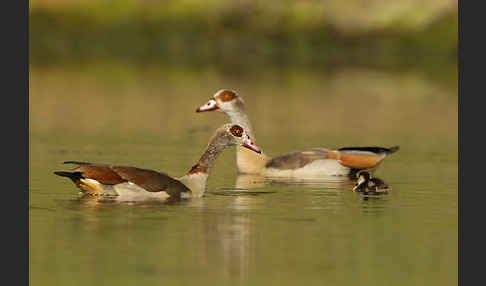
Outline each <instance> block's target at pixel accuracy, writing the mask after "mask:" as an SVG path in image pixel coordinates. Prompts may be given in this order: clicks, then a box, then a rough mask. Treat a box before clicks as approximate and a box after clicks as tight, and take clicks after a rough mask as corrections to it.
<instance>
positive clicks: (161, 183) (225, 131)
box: [54, 124, 261, 201]
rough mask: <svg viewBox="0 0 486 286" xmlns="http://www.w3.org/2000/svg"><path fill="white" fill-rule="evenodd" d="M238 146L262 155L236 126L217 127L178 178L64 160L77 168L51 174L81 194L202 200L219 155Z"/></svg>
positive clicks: (239, 127)
mask: <svg viewBox="0 0 486 286" xmlns="http://www.w3.org/2000/svg"><path fill="white" fill-rule="evenodd" d="M232 145H238V146H243V147H244V148H248V149H249V150H251V152H255V153H261V150H260V148H258V146H256V145H255V144H254V143H253V141H252V139H251V137H250V136H249V135H248V134H247V132H246V131H245V130H244V129H243V128H242V127H241V126H239V125H237V124H225V125H223V126H222V127H220V128H218V129H217V130H216V132H215V133H214V135H213V137H212V138H211V139H210V141H209V144H208V146H207V148H206V150H205V152H204V153H203V155H202V156H201V158H200V159H199V161H198V162H197V163H196V164H195V165H194V166H193V167H192V168H191V169H190V170H189V172H188V173H187V174H186V175H185V176H183V177H180V178H172V177H170V176H169V175H167V174H165V173H160V172H157V171H153V170H148V169H140V168H136V167H127V166H113V165H107V164H93V163H86V162H76V161H66V162H64V163H65V164H75V165H78V167H76V168H75V169H73V170H71V171H69V172H65V171H59V172H54V174H56V175H59V176H62V177H68V178H70V179H71V180H72V181H73V182H74V184H75V185H76V186H77V187H78V188H79V189H81V191H82V193H83V194H88V195H92V196H99V197H110V198H115V199H117V200H120V201H141V200H146V199H159V200H178V199H181V198H185V197H191V196H192V197H201V196H202V195H203V194H204V192H205V189H206V181H207V178H208V175H209V172H210V170H211V168H212V167H213V165H214V163H215V161H216V159H217V157H218V155H219V154H220V153H221V151H223V150H224V149H225V148H226V147H228V146H232Z"/></svg>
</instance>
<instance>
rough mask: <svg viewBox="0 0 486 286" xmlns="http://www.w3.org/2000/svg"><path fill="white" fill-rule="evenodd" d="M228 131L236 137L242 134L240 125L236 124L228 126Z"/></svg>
mask: <svg viewBox="0 0 486 286" xmlns="http://www.w3.org/2000/svg"><path fill="white" fill-rule="evenodd" d="M230 132H231V134H233V136H236V137H241V136H243V128H241V127H240V126H238V125H233V126H232V127H231V128H230Z"/></svg>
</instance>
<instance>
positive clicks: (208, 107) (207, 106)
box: [196, 99, 219, 112]
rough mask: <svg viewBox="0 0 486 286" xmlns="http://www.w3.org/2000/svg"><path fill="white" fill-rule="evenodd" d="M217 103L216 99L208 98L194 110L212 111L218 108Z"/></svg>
mask: <svg viewBox="0 0 486 286" xmlns="http://www.w3.org/2000/svg"><path fill="white" fill-rule="evenodd" d="M218 108H219V107H218V105H217V104H216V100H214V99H210V100H209V101H208V102H207V103H206V104H204V105H203V106H201V107H199V108H198V109H196V112H204V111H212V110H216V109H218Z"/></svg>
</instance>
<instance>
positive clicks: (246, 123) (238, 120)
mask: <svg viewBox="0 0 486 286" xmlns="http://www.w3.org/2000/svg"><path fill="white" fill-rule="evenodd" d="M226 115H228V116H229V118H230V119H231V123H233V124H238V125H240V126H241V127H243V129H245V131H246V132H247V133H248V135H250V137H251V139H253V141H255V140H256V138H255V133H253V128H252V127H251V123H250V120H249V119H248V115H246V113H245V111H244V110H241V109H237V110H232V111H227V112H226Z"/></svg>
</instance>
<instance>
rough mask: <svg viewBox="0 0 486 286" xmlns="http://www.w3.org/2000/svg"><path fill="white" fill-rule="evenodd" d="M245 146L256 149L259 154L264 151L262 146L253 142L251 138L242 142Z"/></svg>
mask: <svg viewBox="0 0 486 286" xmlns="http://www.w3.org/2000/svg"><path fill="white" fill-rule="evenodd" d="M242 146H243V147H246V148H248V149H250V150H252V151H255V152H257V153H258V154H261V153H262V150H261V149H260V147H258V146H257V145H255V144H253V142H251V141H250V140H249V139H247V140H245V142H244V143H243V144H242Z"/></svg>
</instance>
